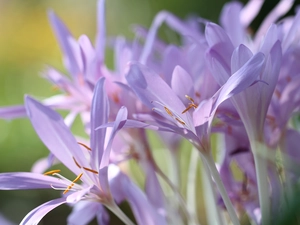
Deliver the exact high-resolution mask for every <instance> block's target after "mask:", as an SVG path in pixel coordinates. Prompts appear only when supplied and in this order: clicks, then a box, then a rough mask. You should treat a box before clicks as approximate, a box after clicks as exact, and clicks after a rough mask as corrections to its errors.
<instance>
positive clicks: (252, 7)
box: [240, 1, 264, 27]
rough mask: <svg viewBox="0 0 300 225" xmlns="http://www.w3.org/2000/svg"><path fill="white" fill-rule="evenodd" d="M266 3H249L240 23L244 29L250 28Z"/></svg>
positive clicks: (243, 11) (243, 10)
mask: <svg viewBox="0 0 300 225" xmlns="http://www.w3.org/2000/svg"><path fill="white" fill-rule="evenodd" d="M263 3H264V1H248V3H247V4H246V5H245V6H244V8H243V9H242V11H241V15H240V21H241V24H242V25H243V27H248V26H249V25H250V23H251V22H252V20H253V19H254V18H255V17H256V16H257V14H258V13H259V11H260V9H261V6H262V5H263Z"/></svg>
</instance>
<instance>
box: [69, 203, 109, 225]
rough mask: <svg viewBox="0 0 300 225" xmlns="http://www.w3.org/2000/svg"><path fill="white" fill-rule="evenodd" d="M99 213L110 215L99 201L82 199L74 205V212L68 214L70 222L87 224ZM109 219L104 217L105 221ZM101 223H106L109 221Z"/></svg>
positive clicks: (78, 224) (73, 224)
mask: <svg viewBox="0 0 300 225" xmlns="http://www.w3.org/2000/svg"><path fill="white" fill-rule="evenodd" d="M99 214H106V215H107V216H108V213H107V212H106V210H105V208H104V207H103V206H102V205H101V204H100V203H99V202H93V201H80V202H78V203H77V204H76V205H75V206H74V207H73V210H72V213H71V214H70V215H69V216H68V224H69V225H87V224H89V222H91V220H92V219H93V218H94V217H95V216H96V215H99ZM102 217H103V216H102ZM108 219H109V217H108ZM108 219H107V220H105V219H103V222H108ZM100 224H101V225H102V224H103V225H104V224H107V223H100Z"/></svg>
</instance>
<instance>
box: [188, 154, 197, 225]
mask: <svg viewBox="0 0 300 225" xmlns="http://www.w3.org/2000/svg"><path fill="white" fill-rule="evenodd" d="M197 164H198V151H197V150H196V149H194V148H193V149H192V152H191V159H190V166H189V169H188V180H187V188H186V204H187V210H188V212H189V213H190V215H191V220H190V221H189V223H188V224H189V225H196V224H200V223H199V221H198V218H197V196H196V187H197V179H196V177H197Z"/></svg>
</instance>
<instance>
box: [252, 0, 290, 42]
mask: <svg viewBox="0 0 300 225" xmlns="http://www.w3.org/2000/svg"><path fill="white" fill-rule="evenodd" d="M293 2H294V0H285V1H279V3H278V4H277V5H276V7H275V8H274V9H273V10H272V11H271V12H270V13H269V14H268V16H267V17H266V18H265V19H264V21H263V22H262V24H261V25H260V27H259V29H258V31H257V32H256V36H255V37H256V39H258V40H257V41H260V40H259V39H260V38H261V37H263V36H264V34H265V33H266V31H267V29H268V28H269V27H270V26H271V24H272V23H275V21H276V20H277V19H279V18H280V17H281V16H283V15H284V14H285V13H287V12H288V11H289V9H290V8H291V7H292V5H293Z"/></svg>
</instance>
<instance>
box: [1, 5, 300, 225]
mask: <svg viewBox="0 0 300 225" xmlns="http://www.w3.org/2000/svg"><path fill="white" fill-rule="evenodd" d="M292 4H293V1H292V0H285V1H280V2H279V3H278V5H277V6H276V7H275V8H274V9H273V11H271V12H270V13H269V15H267V17H266V19H265V20H264V21H263V23H262V24H261V26H260V27H259V29H258V31H257V32H256V33H250V32H249V24H250V23H251V21H252V20H253V19H254V18H255V17H256V15H257V14H258V12H259V10H260V9H261V7H262V5H263V1H249V2H248V3H247V5H246V6H243V5H242V4H241V3H238V2H230V3H227V4H226V5H225V6H224V9H223V10H222V12H221V17H220V25H218V24H215V23H213V22H211V21H208V20H206V19H203V18H195V17H190V18H188V19H187V20H181V19H179V18H177V17H176V16H175V15H172V14H171V13H169V12H167V11H162V12H160V13H158V14H157V16H156V17H155V19H154V20H153V23H152V25H151V27H150V29H149V30H147V29H145V28H142V27H140V26H135V29H134V34H135V39H134V40H133V41H130V40H127V39H125V38H124V37H115V38H111V39H109V41H106V32H105V1H104V0H99V2H98V33H97V37H96V42H95V45H94V46H93V45H92V44H91V41H90V40H89V38H88V37H87V36H85V35H82V36H81V37H80V38H79V40H78V41H77V40H76V39H75V38H74V37H73V36H72V35H71V33H70V31H69V30H68V29H67V27H66V26H65V25H64V24H63V22H62V21H61V20H60V19H59V18H58V17H57V16H56V15H55V14H54V13H53V12H52V11H50V12H49V18H50V22H51V25H52V27H53V30H54V33H55V36H56V37H57V40H58V42H59V45H60V47H61V49H62V52H63V61H64V65H65V67H66V69H67V71H68V73H69V74H70V75H71V77H70V79H69V78H67V77H66V76H64V75H62V74H61V73H60V72H59V71H57V70H55V69H53V68H48V69H47V70H46V72H45V73H44V76H45V77H46V78H47V79H48V80H49V81H50V82H51V83H52V84H54V85H55V86H56V87H58V88H59V89H60V90H61V91H62V94H60V95H56V96H52V97H50V98H48V99H45V100H43V104H42V103H39V102H38V101H36V100H34V99H33V98H31V97H28V96H27V97H26V98H25V106H13V107H8V108H7V107H6V108H1V109H0V117H1V118H4V119H12V118H16V117H21V116H26V115H27V116H28V118H29V119H30V121H31V123H32V125H33V127H34V129H35V130H36V132H37V134H38V136H39V137H40V139H41V140H42V141H43V143H44V144H45V145H46V146H47V148H48V149H49V150H50V152H51V155H50V156H51V157H50V158H51V159H55V160H57V161H58V162H61V163H62V164H64V165H65V166H66V167H67V168H68V169H69V170H71V171H72V172H73V173H74V174H75V178H74V179H71V180H69V179H67V178H65V177H64V176H62V175H61V173H60V171H59V170H56V169H53V170H50V171H48V172H45V173H44V174H41V173H42V172H44V171H45V169H48V168H49V167H50V166H51V164H49V163H48V161H47V160H45V159H42V160H40V161H38V162H37V163H36V164H35V165H34V167H33V172H31V173H28V172H19V173H2V174H0V189H2V190H18V189H35V188H52V189H56V190H61V191H63V196H62V197H61V198H59V199H55V200H52V201H49V202H47V203H45V204H43V205H41V206H39V207H37V208H36V209H34V210H33V211H31V212H30V213H29V214H28V215H27V216H26V217H25V218H24V219H23V221H22V222H21V224H37V223H38V222H39V221H40V220H41V219H42V217H43V216H44V215H45V214H46V213H48V212H49V211H50V210H52V209H53V208H55V207H57V206H59V205H61V204H64V203H69V204H70V205H72V206H73V211H72V213H71V215H70V216H69V217H68V223H69V224H80V225H81V224H87V223H88V222H89V221H90V220H92V219H93V218H94V217H97V220H98V223H99V224H108V223H109V218H108V213H107V211H106V208H108V209H109V210H111V211H112V212H113V213H115V214H116V215H117V216H118V217H119V218H120V219H121V220H123V222H125V223H126V224H133V223H132V222H131V221H130V219H128V217H127V216H126V215H125V214H124V213H123V212H122V211H121V210H120V209H119V207H118V204H119V203H121V202H122V201H127V202H128V203H129V205H130V207H131V209H132V211H133V214H134V217H135V220H136V222H137V223H138V224H145V225H151V224H159V225H164V224H179V225H181V224H200V223H199V221H198V220H199V218H198V215H200V213H199V212H198V210H199V209H198V208H197V201H198V198H197V197H198V190H199V189H200V188H199V187H198V184H197V163H198V161H199V158H200V159H201V160H202V163H201V171H203V172H202V183H203V188H202V189H201V190H203V193H204V198H205V205H204V207H205V208H206V220H207V223H208V224H210V225H223V224H224V225H226V224H231V223H232V224H234V225H239V224H241V218H242V217H243V215H244V214H246V215H247V216H248V217H249V220H250V222H251V223H253V224H257V225H259V224H262V225H268V224H273V223H274V222H276V219H277V218H275V219H274V218H272V217H271V215H273V214H274V215H278V216H279V217H280V216H281V214H282V209H285V208H287V207H288V205H289V201H290V199H291V194H290V193H294V192H295V190H294V187H295V188H296V189H297V188H299V182H298V180H299V162H300V154H299V153H300V149H299V147H298V145H297V141H298V140H299V137H300V133H299V130H300V126H299V103H300V92H299V90H300V89H299V86H300V79H299V74H300V67H299V63H298V62H299V49H300V45H299V44H300V43H299V33H300V32H299V30H300V29H299V21H300V12H299V10H298V11H297V13H296V16H292V17H288V18H283V19H281V20H280V21H279V22H277V20H278V19H279V18H282V16H283V15H285V14H286V13H287V12H288V10H289V9H290V8H291V7H292ZM162 23H166V24H167V25H168V26H169V27H170V28H171V29H172V30H174V31H175V32H176V33H177V34H178V35H179V37H180V44H178V45H175V44H169V43H167V42H165V41H162V40H160V39H159V37H158V36H157V33H158V29H159V27H160V26H161V25H162ZM107 47H110V48H112V49H113V53H114V66H115V68H114V69H108V68H107V67H106V65H105V63H104V62H105V54H104V52H105V49H106V48H107ZM53 109H55V110H56V109H64V110H67V111H68V115H67V117H66V118H65V119H62V117H61V116H60V115H59V114H58V113H56V112H55V111H53ZM77 115H80V116H81V119H82V122H83V125H84V127H85V131H86V133H87V134H88V135H89V137H90V140H89V142H90V144H87V143H88V141H86V140H84V139H81V138H78V139H75V138H74V136H73V135H72V134H71V132H70V130H69V127H71V125H72V123H73V121H74V119H75V117H76V116H77ZM146 129H149V130H152V131H154V132H156V134H158V135H159V137H160V138H161V140H162V142H163V145H164V149H165V148H168V150H169V151H166V152H167V153H162V151H160V152H159V154H161V155H159V157H156V156H155V154H157V153H155V154H154V151H153V146H152V143H151V141H152V142H155V141H156V140H154V141H153V138H149V137H148V134H147V132H146V131H145V130H146ZM182 139H186V140H188V141H189V142H190V143H191V144H192V146H193V149H192V151H191V156H190V158H191V159H190V161H187V159H186V155H187V154H188V151H189V150H188V149H186V148H188V147H186V146H187V145H186V146H184V147H182V145H181V141H182ZM163 154H168V157H165V158H163V157H161V156H162V155H163ZM198 155H200V157H199V158H198V157H197V156H198ZM160 158H163V160H161V159H160ZM184 160H185V161H184ZM132 161H135V162H138V166H139V168H141V171H142V174H143V175H144V177H145V179H144V183H143V184H142V185H144V189H145V190H144V191H143V190H142V189H141V188H139V187H138V186H137V185H136V184H135V183H134V180H135V179H136V177H135V176H134V175H133V174H132V173H131V172H130V170H128V168H130V166H131V165H132ZM161 161H163V163H161ZM182 161H184V162H186V161H187V162H186V164H188V169H187V171H185V170H183V171H182V168H183V167H182V166H181V164H182ZM45 162H46V163H45ZM124 165H125V166H124ZM128 165H129V167H127V166H128ZM53 166H55V165H53ZM168 166H169V167H170V168H171V169H169V171H167V170H166V169H165V167H168ZM233 166H235V168H237V169H236V170H233V169H232V167H233ZM120 168H123V169H122V171H121V169H120ZM124 168H125V169H124ZM237 171H238V172H237ZM135 172H136V171H135ZM182 174H186V175H184V176H182ZM185 176H187V181H186V182H185V179H184V178H185ZM131 178H132V179H131ZM79 181H81V183H80V184H79ZM183 183H184V184H183ZM165 184H166V185H165ZM183 190H186V194H185V193H183ZM144 192H145V193H144ZM227 213H228V215H229V217H228V216H226V215H224V214H227ZM201 214H202V213H201ZM295 217H296V215H295ZM228 218H229V219H228ZM229 220H231V221H229Z"/></svg>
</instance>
